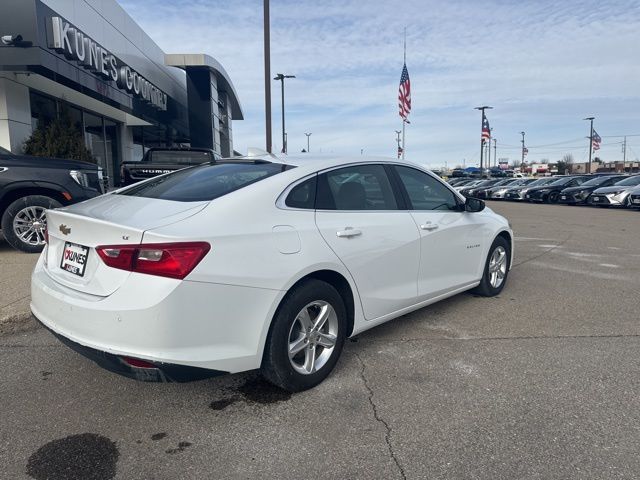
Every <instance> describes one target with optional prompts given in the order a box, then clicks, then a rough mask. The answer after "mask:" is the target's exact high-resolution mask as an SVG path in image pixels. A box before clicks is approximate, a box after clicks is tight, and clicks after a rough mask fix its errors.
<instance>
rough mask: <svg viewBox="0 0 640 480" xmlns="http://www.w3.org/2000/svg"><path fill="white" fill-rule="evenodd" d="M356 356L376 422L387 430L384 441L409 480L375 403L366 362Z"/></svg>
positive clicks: (404, 478) (389, 430)
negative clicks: (366, 371)
mask: <svg viewBox="0 0 640 480" xmlns="http://www.w3.org/2000/svg"><path fill="white" fill-rule="evenodd" d="M354 355H355V356H356V358H357V359H358V361H359V362H360V365H361V367H362V368H361V369H360V378H361V379H362V383H363V384H364V387H365V388H366V389H367V392H368V394H369V395H368V400H369V405H371V410H372V411H373V417H374V418H375V420H376V421H377V422H378V423H381V424H382V425H384V428H385V430H386V431H385V434H384V441H385V443H386V444H387V449H388V450H389V455H391V458H392V459H393V462H394V463H395V464H396V467H398V472H399V473H400V476H401V478H402V479H403V480H406V479H407V475H406V474H405V472H404V468H402V465H401V464H400V460H398V457H397V456H396V453H395V451H394V450H393V445H392V444H391V427H390V426H389V424H388V423H387V421H386V420H385V419H384V418H382V417H381V416H380V413H379V412H378V407H377V405H376V404H375V402H374V401H373V389H372V388H371V386H370V385H369V382H368V380H367V377H366V375H365V370H366V366H365V363H364V361H363V360H362V358H361V357H360V355H358V354H357V353H355V354H354Z"/></svg>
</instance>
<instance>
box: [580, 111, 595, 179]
mask: <svg viewBox="0 0 640 480" xmlns="http://www.w3.org/2000/svg"><path fill="white" fill-rule="evenodd" d="M595 118H596V117H587V118H583V120H589V121H590V122H591V127H590V129H589V171H588V172H587V173H591V153H592V152H593V120H594V119H595Z"/></svg>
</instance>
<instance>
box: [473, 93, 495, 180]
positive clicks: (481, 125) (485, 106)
mask: <svg viewBox="0 0 640 480" xmlns="http://www.w3.org/2000/svg"><path fill="white" fill-rule="evenodd" d="M492 108H493V107H489V106H487V105H484V106H482V107H476V108H474V110H480V111H481V112H482V120H480V132H482V127H484V111H485V110H491V109H492ZM483 148H484V138H482V133H480V176H482V174H483V171H482V150H483Z"/></svg>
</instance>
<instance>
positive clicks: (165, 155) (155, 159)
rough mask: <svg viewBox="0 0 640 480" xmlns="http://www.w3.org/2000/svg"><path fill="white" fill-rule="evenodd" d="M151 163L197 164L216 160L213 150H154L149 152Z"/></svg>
mask: <svg viewBox="0 0 640 480" xmlns="http://www.w3.org/2000/svg"><path fill="white" fill-rule="evenodd" d="M149 156H150V157H151V163H174V164H176V163H177V164H178V165H197V164H200V163H205V162H210V161H211V160H214V158H213V155H211V152H198V151H194V150H154V151H151V152H149Z"/></svg>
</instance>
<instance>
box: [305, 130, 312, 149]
mask: <svg viewBox="0 0 640 480" xmlns="http://www.w3.org/2000/svg"><path fill="white" fill-rule="evenodd" d="M305 135H306V136H307V153H309V152H310V151H311V149H310V148H309V137H310V136H311V133H305Z"/></svg>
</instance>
